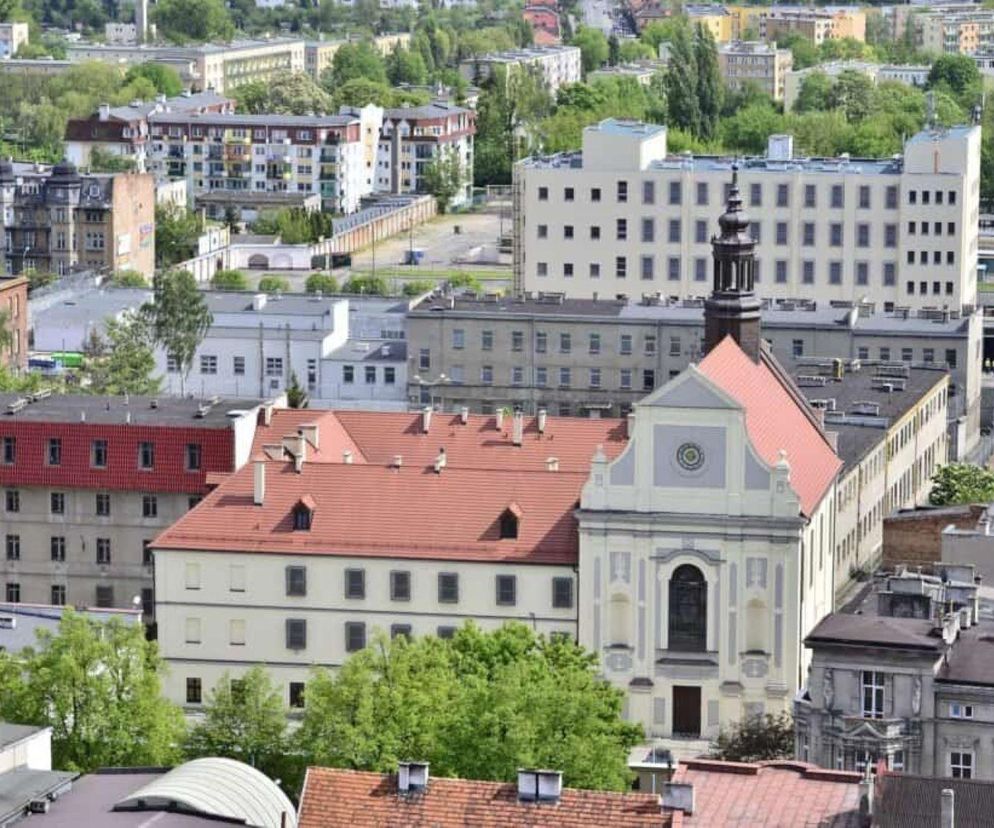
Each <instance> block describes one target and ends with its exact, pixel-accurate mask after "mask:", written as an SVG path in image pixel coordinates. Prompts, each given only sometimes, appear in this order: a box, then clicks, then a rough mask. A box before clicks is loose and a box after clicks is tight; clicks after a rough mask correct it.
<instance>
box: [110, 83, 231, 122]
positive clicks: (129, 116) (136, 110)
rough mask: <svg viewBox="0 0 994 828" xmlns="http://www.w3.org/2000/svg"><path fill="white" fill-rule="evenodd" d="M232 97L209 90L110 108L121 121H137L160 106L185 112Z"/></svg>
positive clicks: (173, 110) (228, 99)
mask: <svg viewBox="0 0 994 828" xmlns="http://www.w3.org/2000/svg"><path fill="white" fill-rule="evenodd" d="M230 100H231V99H230V98H228V97H226V96H224V95H218V94H217V93H216V92H214V91H213V90H208V91H207V92H193V93H187V94H185V95H177V96H175V97H173V98H166V99H165V100H164V101H163V100H152V101H137V102H135V103H131V104H128V105H127V106H113V107H111V109H110V117H111V118H116V119H118V120H121V121H135V120H139V119H141V118H145V117H147V116H148V115H150V114H151V113H152V112H154V111H155V110H156V109H158V108H159V107H163V106H164V107H166V109H167V110H169V111H171V112H183V111H191V110H197V109H201V108H203V107H205V106H218V105H220V104H225V103H227V102H228V101H230Z"/></svg>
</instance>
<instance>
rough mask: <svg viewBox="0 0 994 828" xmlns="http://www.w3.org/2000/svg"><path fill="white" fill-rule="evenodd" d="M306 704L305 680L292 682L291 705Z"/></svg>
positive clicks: (301, 705) (300, 705)
mask: <svg viewBox="0 0 994 828" xmlns="http://www.w3.org/2000/svg"><path fill="white" fill-rule="evenodd" d="M303 706H304V682H302V681H291V682H290V707H303Z"/></svg>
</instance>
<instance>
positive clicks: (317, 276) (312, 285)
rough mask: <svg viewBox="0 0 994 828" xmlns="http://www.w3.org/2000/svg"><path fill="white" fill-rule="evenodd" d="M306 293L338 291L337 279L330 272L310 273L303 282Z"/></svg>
mask: <svg viewBox="0 0 994 828" xmlns="http://www.w3.org/2000/svg"><path fill="white" fill-rule="evenodd" d="M304 290H305V291H306V292H307V293H324V294H331V293H338V279H336V278H335V277H334V276H332V275H331V274H330V273H312V274H311V275H310V276H308V277H307V281H306V282H304Z"/></svg>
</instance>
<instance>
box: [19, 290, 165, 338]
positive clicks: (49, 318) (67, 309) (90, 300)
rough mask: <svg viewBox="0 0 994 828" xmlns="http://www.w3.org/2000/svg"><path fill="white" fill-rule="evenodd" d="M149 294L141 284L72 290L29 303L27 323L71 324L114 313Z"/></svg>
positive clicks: (34, 324)
mask: <svg viewBox="0 0 994 828" xmlns="http://www.w3.org/2000/svg"><path fill="white" fill-rule="evenodd" d="M151 298H152V291H151V290H144V289H141V288H113V287H112V288H98V289H95V290H89V291H79V292H74V293H72V294H71V295H70V296H69V297H68V298H66V299H63V300H62V301H61V302H55V303H53V304H52V305H50V306H48V307H42V308H39V307H38V306H39V305H40V304H41V302H38V301H35V302H34V303H33V304H32V307H31V320H30V323H31V327H32V328H37V327H40V326H42V325H44V326H46V327H49V326H50V327H52V328H66V329H69V328H72V327H75V326H77V325H79V324H80V323H81V322H84V321H85V320H103V319H106V318H107V317H117V316H118V314H120V313H122V312H123V311H126V310H130V309H131V308H137V307H139V306H140V305H142V304H144V303H145V302H147V301H149V300H150V299H151Z"/></svg>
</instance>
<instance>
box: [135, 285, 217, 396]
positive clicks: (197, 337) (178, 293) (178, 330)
mask: <svg viewBox="0 0 994 828" xmlns="http://www.w3.org/2000/svg"><path fill="white" fill-rule="evenodd" d="M152 292H153V294H154V300H153V301H152V302H150V303H146V304H145V305H144V306H143V307H142V311H143V313H144V314H145V315H146V316H147V318H148V319H149V320H150V323H151V326H152V334H153V336H154V338H155V341H156V342H157V343H158V344H159V345H161V346H162V347H163V348H164V349H165V351H166V353H167V354H168V355H169V356H170V357H172V358H173V359H175V360H176V363H177V365H178V366H179V370H180V377H181V381H183V380H185V378H186V375H187V374H188V373H189V371H190V368H191V367H192V366H193V357H194V355H195V354H196V352H197V348H198V347H199V346H200V343H201V341H202V340H203V338H204V336H205V335H206V334H207V329H208V328H209V327H210V325H211V322H212V321H213V316H212V315H211V312H210V309H209V308H208V307H207V302H206V301H205V300H204V295H203V294H202V293H201V292H200V291H199V290H198V289H197V281H196V279H194V277H193V274H192V273H190V271H189V270H166V271H159V272H158V273H156V274H155V278H154V279H153V280H152Z"/></svg>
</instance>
